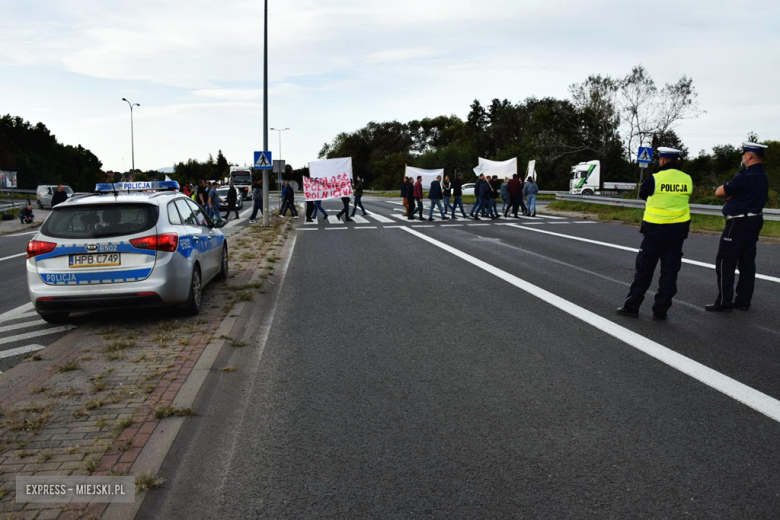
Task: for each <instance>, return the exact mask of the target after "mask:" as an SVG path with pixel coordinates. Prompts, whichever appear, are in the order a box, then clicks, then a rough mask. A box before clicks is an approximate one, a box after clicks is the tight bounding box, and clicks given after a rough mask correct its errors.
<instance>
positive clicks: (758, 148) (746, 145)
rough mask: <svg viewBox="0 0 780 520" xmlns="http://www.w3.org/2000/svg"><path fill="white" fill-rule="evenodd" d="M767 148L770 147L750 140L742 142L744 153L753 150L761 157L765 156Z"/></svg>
mask: <svg viewBox="0 0 780 520" xmlns="http://www.w3.org/2000/svg"><path fill="white" fill-rule="evenodd" d="M767 148H769V147H768V146H767V145H765V144H758V143H751V142H750V141H743V142H742V153H746V152H752V153H754V154H756V155H758V156H759V157H763V156H764V151H765V150H766V149H767Z"/></svg>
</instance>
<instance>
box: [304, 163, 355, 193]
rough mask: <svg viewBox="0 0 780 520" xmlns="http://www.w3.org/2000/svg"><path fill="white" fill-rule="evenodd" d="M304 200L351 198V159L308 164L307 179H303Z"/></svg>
mask: <svg viewBox="0 0 780 520" xmlns="http://www.w3.org/2000/svg"><path fill="white" fill-rule="evenodd" d="M303 194H304V197H305V198H306V200H328V199H337V198H340V197H351V196H352V158H351V157H346V158H340V159H326V160H324V161H314V162H310V163H309V177H304V178H303Z"/></svg>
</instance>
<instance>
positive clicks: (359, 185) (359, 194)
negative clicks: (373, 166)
mask: <svg viewBox="0 0 780 520" xmlns="http://www.w3.org/2000/svg"><path fill="white" fill-rule="evenodd" d="M356 177H357V182H355V187H354V188H352V193H353V194H354V195H355V202H354V206H353V207H352V216H353V217H354V216H355V212H356V211H357V209H358V206H360V209H361V210H362V211H363V216H364V217H365V216H366V215H367V213H366V208H364V207H363V203H362V202H361V201H360V199H362V198H363V177H361V176H360V175H357V176H356Z"/></svg>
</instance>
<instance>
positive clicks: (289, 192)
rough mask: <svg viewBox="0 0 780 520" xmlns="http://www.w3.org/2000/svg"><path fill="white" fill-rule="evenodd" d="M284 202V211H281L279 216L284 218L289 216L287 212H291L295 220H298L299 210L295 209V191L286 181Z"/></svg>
mask: <svg viewBox="0 0 780 520" xmlns="http://www.w3.org/2000/svg"><path fill="white" fill-rule="evenodd" d="M283 191H284V196H283V197H284V202H283V203H282V209H281V210H279V216H281V217H284V216H285V215H286V214H287V210H288V209H289V210H290V213H291V214H292V217H293V218H298V210H297V209H295V190H294V189H293V187H292V184H290V183H289V182H288V181H284V190H283Z"/></svg>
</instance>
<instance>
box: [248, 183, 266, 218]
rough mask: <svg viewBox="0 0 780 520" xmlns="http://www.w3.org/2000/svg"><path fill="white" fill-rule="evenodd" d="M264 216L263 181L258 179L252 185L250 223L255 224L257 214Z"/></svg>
mask: <svg viewBox="0 0 780 520" xmlns="http://www.w3.org/2000/svg"><path fill="white" fill-rule="evenodd" d="M258 211H259V212H260V214H261V215H262V214H263V181H262V180H261V179H258V180H256V181H255V182H254V184H253V185H252V214H251V215H249V223H250V224H254V223H255V222H256V220H255V219H256V218H257V212H258Z"/></svg>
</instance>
